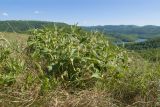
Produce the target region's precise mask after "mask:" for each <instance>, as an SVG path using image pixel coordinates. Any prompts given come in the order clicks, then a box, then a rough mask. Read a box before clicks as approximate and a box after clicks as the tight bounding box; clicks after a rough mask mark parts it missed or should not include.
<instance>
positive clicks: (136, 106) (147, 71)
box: [0, 26, 160, 107]
mask: <svg viewBox="0 0 160 107" xmlns="http://www.w3.org/2000/svg"><path fill="white" fill-rule="evenodd" d="M9 35H12V34H10V33H8V35H7V34H6V36H5V37H8V39H12V38H10V37H9ZM13 36H15V38H13V39H15V40H16V38H17V40H23V43H24V44H27V45H26V46H22V47H21V46H19V45H10V44H12V42H13V41H14V40H9V41H10V43H8V41H6V40H5V39H0V41H1V42H2V41H3V44H1V45H0V106H2V107H3V106H5V107H7V106H13V107H14V106H15V107H17V106H44V107H45V106H47V107H64V106H65V107H84V106H88V107H96V106H97V107H126V106H130V107H142V106H145V107H147V106H148V107H154V106H159V97H160V96H159V95H160V93H159V91H158V90H159V78H160V73H159V72H160V71H159V70H160V69H159V66H158V65H157V64H156V63H148V62H147V61H146V60H145V59H143V58H142V57H141V56H139V55H138V54H136V53H134V52H130V51H127V50H125V49H123V48H120V47H117V46H113V45H112V44H110V42H109V41H108V39H107V38H106V37H105V36H104V35H102V34H101V33H96V32H86V31H84V30H82V29H80V28H78V27H76V26H72V27H71V28H57V27H53V28H43V29H36V30H34V31H33V32H32V34H31V36H29V38H28V40H27V38H23V39H19V36H18V35H13ZM21 37H24V36H22V35H21ZM16 43H17V42H16ZM13 44H15V43H13Z"/></svg>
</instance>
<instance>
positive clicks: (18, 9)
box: [0, 0, 160, 26]
mask: <svg viewBox="0 0 160 107" xmlns="http://www.w3.org/2000/svg"><path fill="white" fill-rule="evenodd" d="M159 5H160V0H0V20H44V21H54V22H65V23H68V24H74V23H78V24H79V25H86V26H87V25H88V26H90V25H121V24H123V25H131V24H134V25H160V6H159Z"/></svg>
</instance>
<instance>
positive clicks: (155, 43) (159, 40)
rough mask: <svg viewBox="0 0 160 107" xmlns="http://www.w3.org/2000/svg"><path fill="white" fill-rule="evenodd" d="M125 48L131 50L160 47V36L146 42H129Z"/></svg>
mask: <svg viewBox="0 0 160 107" xmlns="http://www.w3.org/2000/svg"><path fill="white" fill-rule="evenodd" d="M125 48H127V49H129V50H148V49H157V48H160V37H155V38H153V39H150V40H148V41H145V42H139V43H127V44H125Z"/></svg>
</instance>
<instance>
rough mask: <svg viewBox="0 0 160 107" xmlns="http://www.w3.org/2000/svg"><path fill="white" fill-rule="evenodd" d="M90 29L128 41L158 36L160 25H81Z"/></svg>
mask: <svg viewBox="0 0 160 107" xmlns="http://www.w3.org/2000/svg"><path fill="white" fill-rule="evenodd" d="M83 28H84V29H87V30H91V31H100V32H103V33H104V34H109V35H110V36H112V37H115V38H117V39H119V40H122V41H126V42H130V41H135V40H136V39H139V38H143V39H150V38H154V37H160V26H152V25H147V26H135V25H105V26H90V27H83Z"/></svg>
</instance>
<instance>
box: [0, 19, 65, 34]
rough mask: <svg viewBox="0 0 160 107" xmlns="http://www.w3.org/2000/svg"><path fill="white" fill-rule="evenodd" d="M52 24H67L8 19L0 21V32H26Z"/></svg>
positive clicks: (63, 24)
mask: <svg viewBox="0 0 160 107" xmlns="http://www.w3.org/2000/svg"><path fill="white" fill-rule="evenodd" d="M54 25H57V26H67V24H65V23H58V22H47V21H22V20H17V21H15V20H10V21H0V32H26V31H28V30H30V29H33V28H42V27H43V26H54Z"/></svg>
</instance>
